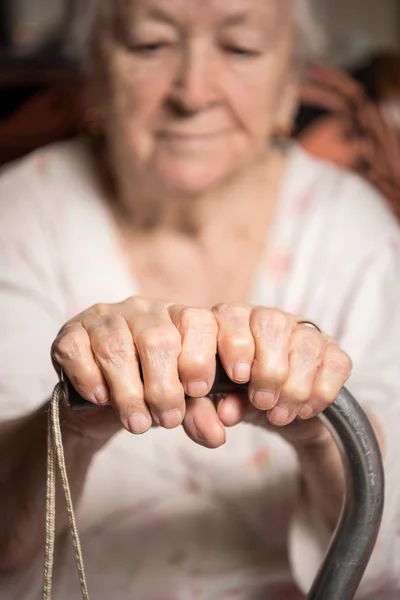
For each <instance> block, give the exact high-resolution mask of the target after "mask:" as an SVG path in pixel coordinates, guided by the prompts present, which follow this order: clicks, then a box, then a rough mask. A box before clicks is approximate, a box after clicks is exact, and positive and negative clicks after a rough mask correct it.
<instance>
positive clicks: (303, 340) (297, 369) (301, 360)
mask: <svg viewBox="0 0 400 600" xmlns="http://www.w3.org/2000/svg"><path fill="white" fill-rule="evenodd" d="M325 345H326V342H325V339H324V337H323V335H322V334H321V333H320V332H319V331H318V330H317V329H314V328H313V327H309V326H308V325H298V326H297V327H296V329H295V330H294V332H293V334H292V337H291V340H290V346H289V375H288V378H287V380H286V382H285V384H284V385H283V387H282V390H281V394H280V397H279V401H278V404H277V405H276V407H275V408H274V409H273V410H272V411H271V412H270V413H269V415H268V419H269V421H270V423H272V424H273V425H276V426H283V425H287V424H288V423H291V422H292V421H294V419H295V418H296V417H297V415H298V413H299V411H300V410H301V409H302V407H303V406H304V405H305V404H306V403H307V402H308V401H309V400H310V398H311V395H312V392H313V384H314V379H315V377H316V374H317V371H318V369H319V367H320V366H321V363H322V359H323V354H324V350H325Z"/></svg>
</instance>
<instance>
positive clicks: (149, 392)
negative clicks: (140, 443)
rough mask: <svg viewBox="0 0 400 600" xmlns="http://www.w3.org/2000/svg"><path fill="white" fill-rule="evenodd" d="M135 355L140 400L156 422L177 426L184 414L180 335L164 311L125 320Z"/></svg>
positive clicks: (164, 425) (172, 426) (168, 426)
mask: <svg viewBox="0 0 400 600" xmlns="http://www.w3.org/2000/svg"><path fill="white" fill-rule="evenodd" d="M128 322H129V325H130V328H131V331H132V335H133V339H134V341H135V345H136V348H137V351H138V354H139V359H140V364H141V368H142V375H143V381H144V397H145V401H146V403H147V405H148V406H149V409H150V411H151V414H152V415H153V418H154V420H155V421H156V423H158V424H159V425H161V426H162V427H165V428H166V429H173V428H175V427H178V426H179V425H180V424H181V423H182V420H183V417H184V414H185V393H184V390H183V387H182V384H181V382H180V380H179V374H178V357H179V354H180V352H181V336H180V334H179V331H178V330H177V329H176V327H175V326H174V324H173V323H172V321H171V319H170V316H169V314H168V311H167V309H164V310H162V311H160V312H159V313H146V314H144V315H142V316H141V318H140V319H139V318H135V319H132V320H131V321H129V319H128Z"/></svg>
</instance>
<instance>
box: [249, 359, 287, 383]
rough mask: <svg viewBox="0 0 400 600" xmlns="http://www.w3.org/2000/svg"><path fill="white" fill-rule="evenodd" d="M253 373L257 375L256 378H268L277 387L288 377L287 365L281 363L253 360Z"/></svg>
mask: <svg viewBox="0 0 400 600" xmlns="http://www.w3.org/2000/svg"><path fill="white" fill-rule="evenodd" d="M253 374H255V375H257V379H263V380H268V381H269V382H271V383H273V384H275V385H276V386H277V387H282V386H283V385H284V384H285V383H286V381H287V379H288V377H289V365H288V364H283V363H277V364H269V365H266V364H264V363H263V362H260V361H257V360H255V361H254V363H253Z"/></svg>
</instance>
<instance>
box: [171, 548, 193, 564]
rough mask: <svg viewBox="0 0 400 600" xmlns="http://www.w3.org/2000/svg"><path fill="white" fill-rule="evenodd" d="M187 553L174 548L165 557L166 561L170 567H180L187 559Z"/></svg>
mask: <svg viewBox="0 0 400 600" xmlns="http://www.w3.org/2000/svg"><path fill="white" fill-rule="evenodd" d="M187 557H188V555H187V553H186V552H185V551H184V550H179V549H175V550H173V551H172V552H171V554H170V555H169V556H168V558H167V563H168V564H169V565H170V566H171V567H180V566H182V564H183V563H184V562H185V560H186V559H187Z"/></svg>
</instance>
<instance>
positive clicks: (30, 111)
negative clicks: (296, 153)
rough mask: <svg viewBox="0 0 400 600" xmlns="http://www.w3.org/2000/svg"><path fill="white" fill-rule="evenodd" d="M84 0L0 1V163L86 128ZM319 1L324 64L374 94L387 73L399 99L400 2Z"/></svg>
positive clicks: (310, 115)
mask: <svg viewBox="0 0 400 600" xmlns="http://www.w3.org/2000/svg"><path fill="white" fill-rule="evenodd" d="M85 1H87V0H85ZM81 2H82V0H0V164H4V163H5V162H8V161H10V160H12V159H14V158H17V157H19V156H22V155H23V154H25V153H27V152H29V151H31V150H32V149H35V148H36V147H38V146H40V145H43V144H46V143H49V142H52V141H54V140H58V139H63V138H65V137H68V136H70V135H74V134H76V132H78V131H80V130H81V129H82V128H85V118H84V116H83V112H82V106H81V99H80V98H79V97H78V87H77V81H78V73H77V70H76V68H75V66H74V63H73V61H72V58H73V56H74V40H73V39H72V37H71V35H70V28H69V26H68V25H69V23H70V22H71V19H72V16H73V15H74V14H75V12H76V10H77V8H78V6H79V4H80V3H81ZM315 2H316V6H317V9H318V12H319V14H320V19H321V22H322V24H323V28H324V31H325V34H326V46H325V49H324V52H323V55H322V56H321V57H319V58H320V59H321V60H322V61H323V63H324V64H326V65H333V66H335V67H339V68H340V69H341V70H342V71H343V72H346V73H348V74H349V73H350V74H351V75H352V76H354V77H356V78H357V79H358V81H359V82H360V83H361V84H362V85H364V86H366V88H367V92H368V93H369V94H370V95H372V96H375V97H376V96H377V95H379V94H380V93H381V87H382V85H381V84H379V86H380V89H379V90H377V82H376V77H377V75H376V71H377V69H378V72H379V73H382V74H383V72H384V71H385V73H386V75H385V77H386V79H387V78H388V77H389V79H391V84H390V85H391V87H392V88H394V87H396V85H398V87H399V90H398V96H397V98H400V83H399V81H400V68H399V67H398V64H399V63H396V62H395V61H394V58H396V57H397V56H398V53H400V0H315ZM382 57H383V58H384V60H383V62H382V60H381V61H380V62H379V59H382ZM377 59H378V63H377V62H376V60H377ZM388 60H389V62H388ZM374 61H375V62H374ZM371 65H374V67H373V68H372V67H371ZM371 69H372V70H371ZM373 71H375V72H373ZM396 77H397V79H398V82H397V83H396V81H394V80H395V79H396ZM379 86H378V87H379ZM373 99H374V100H376V98H373ZM398 103H399V100H398ZM311 104H312V103H311ZM317 104H318V103H317ZM392 104H393V103H392ZM399 106H400V105H399ZM303 108H304V107H303ZM312 108H313V109H314V110H312V111H311V112H310V110H307V107H305V109H304V110H303V112H302V117H301V119H300V121H299V122H298V124H297V125H298V127H297V129H298V130H299V131H300V130H301V131H302V130H303V129H304V127H306V126H308V125H309V123H310V122H311V121H313V120H314V119H315V117H316V115H317V113H318V114H321V113H320V112H318V111H320V110H321V107H319V106H312ZM322 110H323V111H325V107H323V109H322ZM399 110H400V109H399ZM399 114H400V113H399ZM399 119H400V118H399ZM399 123H400V120H399ZM399 127H400V126H399ZM399 131H400V129H399Z"/></svg>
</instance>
